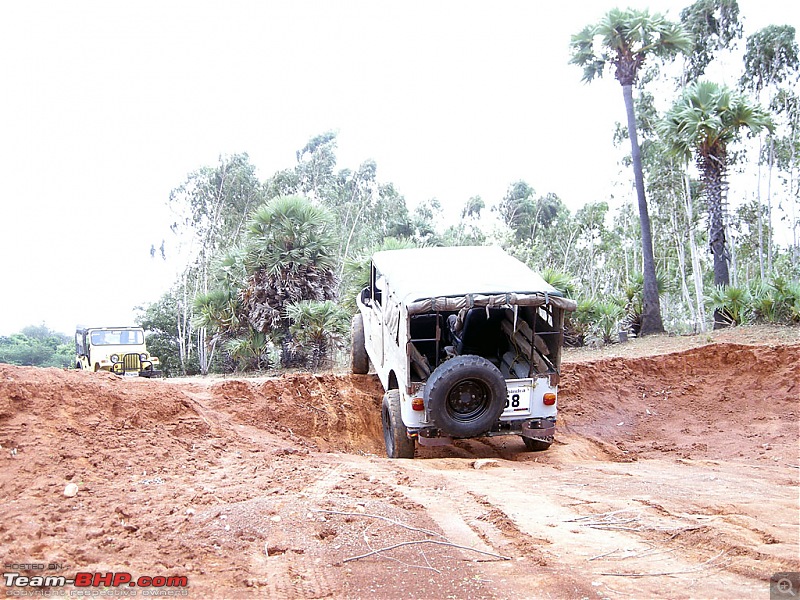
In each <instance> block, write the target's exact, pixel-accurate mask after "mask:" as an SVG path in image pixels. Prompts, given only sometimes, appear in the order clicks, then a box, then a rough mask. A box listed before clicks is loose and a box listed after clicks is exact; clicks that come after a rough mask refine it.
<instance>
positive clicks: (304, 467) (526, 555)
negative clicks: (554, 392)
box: [0, 329, 800, 598]
mask: <svg viewBox="0 0 800 600" xmlns="http://www.w3.org/2000/svg"><path fill="white" fill-rule="evenodd" d="M788 331H789V333H788V334H787V333H786V331H784V332H781V333H780V334H779V335H777V336H774V335H773V336H772V337H771V338H770V337H769V336H767V337H766V341H767V342H770V343H771V344H772V345H765V344H764V343H763V342H764V341H765V336H764V335H763V334H759V335H757V336H753V337H755V339H751V337H748V332H747V331H745V330H741V331H740V332H734V333H727V334H725V336H724V337H723V336H719V337H714V338H713V339H712V337H711V336H707V337H706V338H699V337H697V336H695V337H693V338H675V339H674V340H671V339H667V338H661V339H654V341H653V342H652V343H650V345H647V342H646V341H645V340H637V341H636V342H637V343H638V344H639V345H637V343H634V344H631V345H626V346H618V347H616V348H617V349H618V352H617V354H623V355H625V354H627V356H607V354H608V353H609V352H610V351H609V350H605V351H603V352H594V353H592V352H588V351H580V352H575V353H568V356H567V359H566V361H565V366H564V373H563V377H562V393H561V395H560V396H559V405H560V415H559V416H560V421H559V429H558V432H559V433H558V436H557V440H556V444H554V445H553V447H552V448H551V449H550V450H549V451H548V452H544V453H527V452H525V451H524V446H523V444H522V442H521V441H520V440H518V439H517V438H493V439H491V440H488V439H487V440H472V441H464V442H458V443H457V445H456V446H452V447H446V448H424V449H418V451H417V458H416V459H415V460H399V461H390V460H388V459H385V458H384V457H383V454H382V452H383V450H382V442H381V432H380V420H379V406H380V396H381V389H380V385H379V383H378V382H377V380H376V379H375V378H373V377H372V376H345V375H334V374H326V375H321V376H313V375H304V374H295V375H289V376H284V377H281V378H277V379H269V380H231V379H228V380H219V379H207V380H200V379H198V380H182V381H169V380H167V381H138V380H136V381H130V380H121V379H119V378H116V377H115V376H112V375H102V374H89V373H82V372H74V371H60V370H55V369H44V370H40V369H34V368H17V367H10V366H7V365H0V445H1V446H2V449H0V464H1V465H2V469H0V497H1V498H2V506H0V548H2V554H3V561H4V564H5V565H6V567H5V568H4V572H20V573H23V574H28V575H36V574H39V575H41V574H43V573H42V572H38V573H37V572H36V571H35V570H32V569H30V568H28V569H25V568H16V569H14V568H11V567H13V566H14V565H20V563H34V564H45V572H44V574H45V575H55V574H62V575H65V576H67V577H71V576H73V575H74V574H75V572H78V571H83V572H95V571H97V572H108V571H114V572H128V573H131V574H132V575H133V577H134V578H136V577H138V576H150V577H153V576H161V575H163V576H186V577H187V579H188V582H189V586H188V588H187V590H188V596H189V597H195V598H206V597H219V598H223V597H224V598H231V597H243V598H244V597H252V596H253V595H262V596H265V597H275V598H281V597H283V598H314V597H335V598H340V597H379V598H408V597H421V598H433V597H435V598H447V597H455V598H466V597H469V598H531V597H532V598H550V597H554V598H564V597H566V598H631V597H635V598H641V597H669V598H682V597H700V598H706V597H709V598H712V597H713V598H745V597H767V596H768V587H769V586H768V581H769V577H770V575H771V574H772V573H775V572H779V571H800V557H799V556H798V548H799V547H800V546H799V542H800V539H799V535H800V524H799V518H798V515H799V510H798V508H799V507H798V489H800V488H799V487H798V476H799V475H800V467H798V465H799V464H800V458H799V457H798V439H799V438H800V435H799V434H798V422H799V421H800V335H798V330H797V329H794V330H788ZM735 342H736V343H735ZM741 342H744V343H741ZM672 350H678V351H677V352H671V351H672ZM653 352H656V353H658V354H657V355H653V356H634V355H637V354H642V353H645V354H647V353H653ZM598 357H599V358H598ZM68 483H75V484H77V486H78V493H77V495H76V496H74V497H66V496H65V495H64V493H63V492H64V489H65V485H66V484H68ZM412 528H413V529H412ZM394 544H403V545H401V546H399V547H397V548H395V549H393V550H390V551H384V552H380V553H378V554H374V555H372V556H369V557H365V558H356V557H358V556H360V555H363V554H366V553H368V552H370V551H372V550H377V549H381V548H385V547H387V546H390V545H394ZM349 559H353V560H349ZM50 563H58V564H60V565H62V566H63V569H62V570H60V571H55V570H53V571H47V565H48V564H50ZM3 587H4V591H5V592H6V594H7V593H8V592H9V591H11V588H6V587H5V586H3ZM123 589H124V590H126V591H127V592H137V593H139V594H141V591H143V590H142V588H123ZM68 590H69V588H68ZM26 591H32V590H26ZM111 591H119V590H111ZM172 591H175V590H174V589H173V590H172ZM67 593H69V591H68V592H67Z"/></svg>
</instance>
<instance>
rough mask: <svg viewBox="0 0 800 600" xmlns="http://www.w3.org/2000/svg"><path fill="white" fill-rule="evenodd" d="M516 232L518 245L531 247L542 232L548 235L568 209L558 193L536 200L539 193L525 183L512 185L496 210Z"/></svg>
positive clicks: (515, 239)
mask: <svg viewBox="0 0 800 600" xmlns="http://www.w3.org/2000/svg"><path fill="white" fill-rule="evenodd" d="M493 210H496V211H497V212H498V214H499V215H500V218H501V219H502V221H503V223H505V224H506V226H507V227H508V228H509V229H510V230H511V231H512V232H513V234H514V241H515V242H516V243H523V244H529V243H532V242H534V241H535V240H536V239H537V236H538V234H539V233H540V232H547V231H549V230H550V228H551V227H552V226H553V224H554V223H555V222H556V221H557V219H558V217H559V216H560V215H561V214H563V212H564V211H565V210H566V207H565V206H564V203H563V202H562V201H561V199H560V198H559V197H558V196H556V195H555V194H547V195H545V196H540V197H538V198H537V197H536V191H535V190H534V189H533V188H532V187H531V186H529V185H528V184H527V183H526V182H524V181H517V182H515V183H513V184H511V185H510V186H509V188H508V191H507V192H506V195H505V196H504V197H503V200H502V201H500V203H499V204H498V205H497V206H496V207H494V208H493Z"/></svg>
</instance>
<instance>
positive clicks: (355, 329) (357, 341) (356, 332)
mask: <svg viewBox="0 0 800 600" xmlns="http://www.w3.org/2000/svg"><path fill="white" fill-rule="evenodd" d="M350 339H351V342H352V344H351V345H352V349H351V353H350V367H351V370H352V371H353V373H355V374H356V375H366V374H367V373H369V356H367V347H366V345H365V340H364V317H363V316H362V315H361V313H359V314H357V315H356V316H354V317H353V323H352V326H351V328H350Z"/></svg>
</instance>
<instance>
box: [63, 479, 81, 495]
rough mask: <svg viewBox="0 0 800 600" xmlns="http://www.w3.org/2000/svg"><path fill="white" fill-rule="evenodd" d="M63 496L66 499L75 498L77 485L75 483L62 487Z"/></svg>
mask: <svg viewBox="0 0 800 600" xmlns="http://www.w3.org/2000/svg"><path fill="white" fill-rule="evenodd" d="M64 495H65V496H66V497H67V498H74V497H75V496H77V495H78V484H76V483H68V484H67V485H66V486H65V487H64Z"/></svg>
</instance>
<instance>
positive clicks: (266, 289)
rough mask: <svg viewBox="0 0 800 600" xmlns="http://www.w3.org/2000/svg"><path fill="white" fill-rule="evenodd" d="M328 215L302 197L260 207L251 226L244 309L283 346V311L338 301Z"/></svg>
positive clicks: (251, 321) (286, 329)
mask: <svg viewBox="0 0 800 600" xmlns="http://www.w3.org/2000/svg"><path fill="white" fill-rule="evenodd" d="M332 231H333V222H332V218H331V215H330V213H329V212H328V211H327V210H326V209H325V208H322V207H320V206H317V205H315V204H313V203H312V202H311V201H310V200H308V199H307V198H303V197H301V196H283V197H279V198H276V199H274V200H272V201H270V202H268V203H265V204H263V205H261V206H260V207H259V208H258V209H257V210H256V211H255V212H254V213H253V218H252V219H251V220H250V223H249V225H248V238H247V255H246V257H245V268H246V270H247V273H248V278H247V282H246V284H245V288H244V289H243V290H242V305H243V306H244V308H245V311H246V313H247V320H248V322H249V324H250V326H251V327H253V329H255V330H256V331H261V332H263V333H266V334H269V335H271V336H272V337H273V339H274V340H275V341H279V342H284V341H285V338H286V336H287V335H288V333H289V324H290V323H289V319H288V318H287V317H286V314H285V309H286V307H287V306H288V305H289V304H294V303H296V302H299V301H301V300H319V301H323V300H331V299H333V298H335V296H336V284H337V281H336V276H335V271H334V269H335V267H336V259H335V250H336V239H335V237H334V235H333V234H332Z"/></svg>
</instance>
